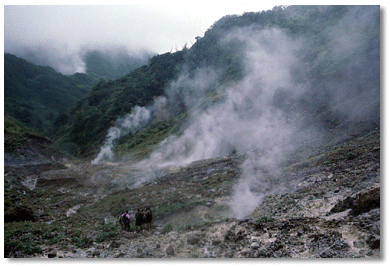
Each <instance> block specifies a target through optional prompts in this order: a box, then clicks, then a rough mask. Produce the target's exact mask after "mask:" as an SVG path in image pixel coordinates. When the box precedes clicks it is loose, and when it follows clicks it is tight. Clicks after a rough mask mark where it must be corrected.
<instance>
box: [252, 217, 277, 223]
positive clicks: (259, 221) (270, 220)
mask: <svg viewBox="0 0 390 267" xmlns="http://www.w3.org/2000/svg"><path fill="white" fill-rule="evenodd" d="M273 221H274V219H273V218H271V217H268V216H261V217H260V218H259V219H257V220H256V223H263V222H273Z"/></svg>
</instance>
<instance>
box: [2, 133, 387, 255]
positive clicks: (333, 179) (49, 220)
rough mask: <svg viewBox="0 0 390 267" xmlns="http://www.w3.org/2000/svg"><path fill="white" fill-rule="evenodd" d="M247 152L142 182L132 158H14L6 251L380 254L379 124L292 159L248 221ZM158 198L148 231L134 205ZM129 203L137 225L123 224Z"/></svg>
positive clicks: (167, 171)
mask: <svg viewBox="0 0 390 267" xmlns="http://www.w3.org/2000/svg"><path fill="white" fill-rule="evenodd" d="M244 158H245V155H235V156H229V157H223V158H215V159H208V160H202V161H198V162H194V163H192V164H190V165H188V166H177V167H175V168H169V169H165V170H164V171H161V172H160V173H158V174H157V175H156V177H155V178H154V179H152V180H148V181H145V182H143V183H141V184H140V183H136V181H138V180H139V179H134V180H131V179H129V177H136V174H137V173H138V171H137V170H136V169H135V168H134V165H131V164H128V163H106V164H100V165H91V164H90V163H87V162H81V161H65V162H62V163H61V164H59V163H57V164H54V163H53V164H51V165H50V168H48V165H45V166H44V165H43V164H42V165H39V166H40V168H37V166H38V165H36V168H31V167H28V166H25V168H18V169H17V168H12V167H10V166H5V211H6V213H5V220H6V223H5V256H6V257H58V258H93V257H95V258H99V257H100V258H125V257H137V258H166V257H168V258H231V257H234V258H241V257H254V258H269V257H277V258H280V257H282V258H285V257H293V258H318V257H325V258H356V257H364V258H379V257H380V133H379V130H374V131H372V132H370V133H368V134H366V135H363V136H360V137H355V138H353V139H350V140H347V141H345V142H343V143H340V144H338V145H335V146H329V147H328V148H325V149H324V150H321V151H320V150H317V151H316V152H314V153H313V152H310V154H307V155H306V158H305V159H304V160H301V161H299V162H295V163H293V164H290V165H287V166H285V168H284V169H283V170H282V171H281V173H280V176H279V177H276V178H277V179H279V181H280V190H278V191H277V192H276V191H275V192H269V193H268V194H265V195H264V198H263V200H262V202H261V203H260V205H258V207H257V208H256V209H255V210H254V211H253V212H252V214H251V215H250V216H248V217H246V218H245V219H242V220H237V219H234V218H231V217H230V204H231V194H232V188H233V187H234V185H235V184H236V183H237V182H238V178H239V174H240V171H241V170H240V166H241V162H242V161H243V160H244ZM125 181H126V182H125ZM147 206H150V207H151V208H152V211H153V214H154V223H153V227H152V228H151V229H143V230H141V231H139V230H138V231H136V229H135V227H134V218H133V216H134V213H135V211H136V209H137V208H143V207H147ZM123 210H130V212H131V213H132V220H133V221H132V223H131V228H130V231H123V230H121V227H120V225H119V223H118V218H119V215H120V214H121V212H122V211H123ZM18 216H19V217H18ZM23 216H24V217H23ZM20 218H22V219H20ZM20 220H26V221H20Z"/></svg>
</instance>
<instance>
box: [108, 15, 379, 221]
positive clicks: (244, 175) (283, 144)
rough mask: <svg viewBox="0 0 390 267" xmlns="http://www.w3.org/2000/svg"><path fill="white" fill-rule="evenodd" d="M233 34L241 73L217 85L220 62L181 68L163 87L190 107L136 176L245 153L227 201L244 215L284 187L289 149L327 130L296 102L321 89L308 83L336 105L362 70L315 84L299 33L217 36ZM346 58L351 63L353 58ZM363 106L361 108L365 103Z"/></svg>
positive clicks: (251, 31)
mask: <svg viewBox="0 0 390 267" xmlns="http://www.w3.org/2000/svg"><path fill="white" fill-rule="evenodd" d="M361 23H362V22H361ZM338 26H339V25H338ZM330 34H332V32H330ZM335 38H337V37H335ZM231 41H234V42H236V41H239V42H241V43H243V44H244V45H243V47H245V51H244V52H245V53H244V54H245V60H244V64H243V65H244V66H245V77H244V78H243V79H242V80H240V81H239V82H236V83H232V84H229V85H225V86H222V85H221V84H220V83H219V81H220V79H221V75H220V71H219V70H215V69H212V68H203V69H198V70H196V71H195V73H192V74H191V75H190V74H188V73H187V72H186V71H183V73H182V75H181V76H180V77H179V78H178V79H177V80H176V81H174V82H173V83H172V84H171V86H170V87H169V88H168V89H167V91H166V93H165V95H166V96H167V99H166V101H167V103H168V104H167V107H168V109H170V111H175V110H176V109H180V106H181V105H184V106H185V109H186V110H187V111H188V112H189V116H188V121H187V124H186V128H185V129H184V131H183V132H182V133H181V134H180V135H179V136H176V135H171V136H169V137H168V138H167V139H166V140H164V141H163V142H161V143H160V144H159V146H158V148H157V149H155V151H154V152H152V154H151V155H150V156H149V157H148V158H147V159H145V160H143V161H140V162H139V163H137V164H136V166H135V167H136V168H137V169H139V170H142V171H143V175H142V179H144V180H147V179H151V178H153V177H155V174H156V173H158V171H159V170H161V169H162V168H166V167H172V166H178V165H185V164H189V163H191V162H193V161H196V160H201V159H206V158H214V157H220V156H226V155H228V154H230V153H232V152H233V151H235V152H237V153H238V154H245V155H246V159H245V161H244V163H243V164H242V166H241V176H240V179H239V181H238V183H237V185H236V186H235V187H234V188H233V192H232V197H231V202H230V208H231V211H232V216H234V217H236V218H243V217H245V216H247V215H248V214H250V212H252V211H253V209H254V208H255V207H256V206H258V204H259V203H260V202H261V200H262V199H263V197H264V196H266V195H267V194H269V193H271V192H276V191H278V190H283V189H285V187H284V184H283V183H284V182H285V181H283V179H280V175H279V170H280V167H281V165H282V164H283V163H284V161H286V160H287V159H288V156H289V155H290V154H291V153H293V152H294V151H296V149H298V148H300V146H301V145H312V144H314V142H318V143H320V142H321V141H322V138H323V137H325V134H324V133H323V131H322V130H321V129H320V128H318V127H317V126H318V124H316V122H311V121H310V122H309V121H308V120H307V119H308V118H313V117H311V116H312V114H307V113H306V112H307V109H306V110H305V108H304V109H301V108H302V106H303V105H304V104H302V103H305V102H304V101H313V103H314V104H313V103H310V104H311V105H312V106H314V105H315V104H316V103H317V102H316V101H318V102H320V101H322V99H321V97H322V95H321V94H319V95H318V96H317V95H314V96H313V94H310V92H309V91H308V89H309V88H310V89H311V91H313V88H314V89H317V88H319V89H321V90H318V92H326V93H327V94H328V95H329V96H327V98H326V99H330V100H328V101H332V100H334V102H333V106H332V102H328V103H327V104H328V105H329V106H330V107H331V108H332V107H333V108H334V107H336V106H337V107H338V108H340V106H341V105H342V104H343V103H345V102H344V101H345V98H341V97H340V93H342V92H345V94H347V95H354V96H355V95H358V96H361V95H362V94H361V93H359V92H358V91H356V92H354V91H352V90H355V89H354V88H356V84H357V82H359V81H360V80H361V79H359V78H360V77H359V75H361V73H362V70H361V69H360V68H355V70H357V71H356V72H355V73H352V74H353V75H352V74H351V75H350V76H348V79H345V80H346V82H345V83H344V84H339V83H338V82H337V83H335V82H332V81H327V80H322V81H321V84H313V82H310V81H311V80H310V77H309V78H308V72H309V70H310V68H311V67H310V66H307V63H305V61H304V60H305V56H306V55H307V54H308V52H305V51H307V50H310V49H311V47H310V44H308V43H306V42H305V41H304V40H299V39H296V38H292V37H291V36H290V35H289V34H287V33H286V32H285V31H283V30H281V29H278V28H265V29H261V30H259V29H256V28H253V27H245V28H239V29H236V30H235V31H233V32H232V33H231V34H229V35H228V36H227V37H226V38H225V39H224V40H223V44H225V45H229V42H231ZM333 41H334V42H335V43H337V40H333ZM352 41H354V40H352ZM345 42H346V40H344V45H347V44H346V43H345ZM331 45H332V43H331V44H329V46H331ZM349 47H352V48H353V46H349ZM352 48H351V49H352ZM359 49H361V48H359ZM330 53H332V51H330ZM351 53H352V52H351ZM320 60H321V58H318V61H317V62H314V65H313V66H315V64H316V63H318V64H321V62H320ZM351 62H352V63H351V65H353V66H354V63H353V62H354V61H353V60H352V61H351ZM359 62H363V61H359ZM345 69H348V68H347V67H345ZM362 69H363V70H364V67H362ZM363 73H364V72H363ZM373 77H375V76H373ZM366 80H368V79H366ZM376 85H377V84H376V81H372V83H370V84H368V83H367V84H363V85H361V86H364V87H367V88H373V89H372V92H373V95H374V96H375V98H373V102H372V103H373V104H374V105H372V104H371V103H370V104H368V103H367V105H369V106H373V107H375V105H376V104H377V103H379V100H378V98H379V93H378V92H379V86H376ZM345 90H350V91H348V92H346V91H345ZM316 92H317V91H316ZM308 95H309V96H308ZM310 97H311V98H310ZM215 99H216V100H215ZM336 100H339V101H336ZM368 102H369V101H368ZM301 110H302V111H301ZM335 110H337V109H335ZM365 110H367V109H365ZM133 112H134V111H133ZM349 112H351V111H349ZM352 113H353V114H351V115H356V112H352ZM361 113H365V112H364V110H362V111H361ZM347 115H350V114H347ZM311 125H312V126H311ZM108 140H110V139H109V138H108V139H107V141H108ZM107 143H109V142H107ZM102 151H103V150H102ZM101 153H103V152H101ZM107 155H109V154H107ZM286 186H287V185H286Z"/></svg>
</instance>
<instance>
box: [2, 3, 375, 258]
mask: <svg viewBox="0 0 390 267" xmlns="http://www.w3.org/2000/svg"><path fill="white" fill-rule="evenodd" d="M125 51H126V50H115V51H111V52H110V51H105V52H104V51H98V50H94V51H88V52H85V54H84V56H83V57H80V58H78V59H77V60H71V62H69V61H66V62H65V63H64V65H63V66H60V65H58V64H57V66H58V68H57V71H60V72H63V73H64V74H66V73H68V74H70V73H72V72H73V71H68V70H70V69H73V70H77V72H80V73H76V74H71V75H63V74H60V73H58V72H56V71H54V70H53V69H51V68H49V67H42V66H36V65H34V64H32V63H30V62H28V61H26V60H23V59H20V58H16V57H15V56H13V55H10V54H5V63H6V64H5V113H6V117H5V163H6V166H5V184H4V187H5V200H6V203H5V211H6V213H7V214H9V216H11V214H12V212H14V213H16V211H18V210H21V209H22V208H23V209H25V210H26V209H27V210H30V211H31V216H32V218H33V219H29V220H27V221H28V222H25V224H26V225H24V226H23V227H26V229H27V228H29V227H30V228H31V229H36V227H40V229H46V228H50V229H49V230H48V231H51V232H55V233H57V236H58V242H54V241H53V239H52V238H49V237H47V238H40V239H39V241H37V242H36V244H35V245H31V246H32V247H33V248H34V249H30V250H28V249H27V248H24V247H23V246H24V243H23V237H24V235H25V234H23V233H16V232H15V231H16V230H15V229H16V228H17V227H19V226H20V225H22V224H23V223H22V222H18V221H24V220H18V219H14V220H11V219H10V221H8V222H6V225H5V227H6V229H7V230H6V231H7V232H8V233H9V234H7V235H6V240H7V241H6V242H8V243H7V244H9V245H7V244H6V254H7V255H6V256H8V257H11V256H12V257H17V256H18V255H19V256H27V255H33V256H34V257H41V256H42V255H43V256H48V255H49V254H50V253H49V252H51V251H52V250H54V251H56V254H55V256H56V257H57V256H61V257H68V256H69V257H97V256H99V257H185V258H186V257H190V258H193V257H234V258H236V257H257V258H261V257H278V258H279V257H296V258H306V257H310V258H311V257H339V258H351V257H367V258H378V257H380V246H379V245H378V244H379V243H380V232H379V228H380V206H379V202H380V199H379V195H380V194H379V191H380V175H379V174H380V144H379V136H380V7H379V6H287V7H285V6H283V7H282V6H279V7H274V8H273V9H272V10H267V11H262V12H248V13H244V14H242V15H227V16H224V17H222V18H221V19H220V20H218V21H216V22H215V23H214V24H213V25H212V26H211V27H210V28H209V29H208V30H207V31H206V32H205V33H204V36H202V37H200V36H199V37H198V38H196V42H195V43H194V44H192V46H191V47H186V46H185V47H183V48H182V49H181V50H180V49H179V50H177V51H175V52H173V51H171V52H169V53H164V54H159V55H152V54H151V53H148V52H142V53H140V54H138V55H137V54H133V55H130V54H128V53H127V52H125ZM52 52H53V51H49V50H47V51H46V50H45V52H44V54H46V55H47V54H49V53H52ZM26 55H28V56H27V57H28V58H26V59H27V60H31V62H34V63H35V64H38V65H40V64H43V65H46V64H47V65H51V66H52V67H53V68H55V64H54V63H52V62H50V59H51V57H50V56H45V57H41V56H37V54H36V53H35V55H34V54H28V53H26ZM34 57H35V59H34ZM43 59H45V60H44V61H42V60H43ZM34 60H35V61H34ZM39 62H40V63H39ZM11 63H12V64H11ZM53 64H54V65H53ZM64 66H68V67H69V69H68V70H66V69H67V67H64ZM22 68H24V70H28V73H29V75H26V73H27V71H24V72H23V73H22V72H21V71H20V70H21V69H22ZM42 71H45V73H43V72H42ZM45 75H46V76H45ZM42 77H43V78H42ZM45 77H47V78H45ZM54 77H57V78H55V79H56V80H55V81H58V82H59V83H60V84H58V83H57V84H56V82H54V83H53V82H51V81H53V79H54ZM62 80H63V81H62ZM50 84H56V86H54V87H53V86H52V87H50ZM65 84H68V88H72V90H74V91H72V92H77V94H78V95H77V97H76V98H74V99H71V98H72V97H74V96H75V95H76V93H71V94H70V95H66V94H65V92H62V91H60V90H58V89H57V88H63V87H64V85H65ZM41 88H48V89H47V91H46V92H45V93H42V92H43V91H42V89H41ZM54 91H55V92H61V93H60V94H59V96H52V97H51V98H50V97H49V98H48V93H47V92H51V93H54ZM23 92H28V95H25V96H23V95H24V93H23ZM40 92H41V93H40ZM69 92H70V91H69ZM30 99H34V100H33V102H31V101H29V100H30ZM56 99H62V100H65V99H69V100H67V102H66V104H63V108H62V109H56V107H55V106H53V105H51V106H50V104H53V103H51V102H52V101H55V103H59V102H58V101H59V100H56ZM64 102H65V101H64ZM34 103H37V104H38V105H35V104H34ZM48 109H51V110H49V111H47V110H48ZM49 112H50V113H51V117H50V119H48V114H49ZM26 114H30V115H29V116H30V119H29V120H26ZM42 114H43V115H42ZM39 121H40V122H41V123H39ZM27 188H28V189H27ZM22 191H26V192H27V194H25V195H21V192H22ZM37 196H40V197H38V198H37ZM12 199H17V201H16V202H15V201H12ZM31 199H35V200H34V201H32V202H31ZM54 199H56V200H54ZM59 203H61V204H59ZM146 207H151V210H152V212H153V214H154V228H153V229H152V230H150V229H149V230H146V229H145V230H142V231H141V232H138V231H136V229H135V228H134V229H133V228H132V229H131V230H130V232H126V231H124V230H121V229H120V226H119V224H118V219H117V218H118V216H120V215H121V213H122V212H123V211H125V210H129V211H130V212H131V214H132V215H134V214H135V212H136V210H137V209H138V208H146ZM7 216H8V215H7ZM7 218H11V217H7ZM82 220H84V222H85V223H84V224H80V221H82ZM48 222H50V223H48ZM363 222H364V223H363ZM19 224H20V225H19ZM27 224H28V226H27ZM88 225H89V226H90V227H92V229H93V230H92V234H91V235H89V234H87V232H88V231H87V228H89V227H88ZM304 225H308V226H307V227H306V226H304ZM54 228H56V229H54ZM26 231H27V232H28V230H26ZM45 231H46V230H45ZM35 232H37V230H35ZM41 232H43V230H41ZM76 232H77V235H76V234H75V233H76ZM103 233H104V234H103ZM76 236H77V239H76ZM59 240H62V241H59ZM153 240H155V242H157V243H158V245H157V243H155V242H154V241H153ZM156 240H158V241H156ZM169 240H176V241H175V242H174V241H169ZM180 240H181V241H180ZM60 242H62V243H66V242H68V243H69V244H70V246H71V247H72V249H69V250H68V251H66V250H65V249H60V248H59V246H57V244H60ZM68 243H67V244H68ZM142 244H144V246H143V245H142ZM18 246H19V247H18ZM170 246H172V248H169V247H170ZM88 248H92V249H89V250H88ZM171 249H174V252H172V251H171ZM18 251H20V252H18ZM88 251H89V252H88ZM95 252H96V253H95ZM97 252H98V253H97Z"/></svg>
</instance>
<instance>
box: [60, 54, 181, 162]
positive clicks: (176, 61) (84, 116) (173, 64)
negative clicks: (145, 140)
mask: <svg viewBox="0 0 390 267" xmlns="http://www.w3.org/2000/svg"><path fill="white" fill-rule="evenodd" d="M184 54H185V53H184V52H183V51H180V52H177V53H175V54H170V53H167V54H163V55H159V56H155V57H153V58H151V59H150V60H149V63H148V64H147V65H144V66H142V67H140V68H138V69H136V70H133V71H132V72H130V73H129V74H127V75H126V76H123V77H122V78H119V79H117V80H115V81H100V82H99V83H98V84H97V85H95V86H94V88H93V89H92V90H91V91H90V92H89V93H88V95H87V96H86V97H85V98H83V99H81V100H80V101H78V102H77V104H76V105H75V106H74V107H73V108H71V109H70V110H69V111H68V112H66V113H64V114H62V115H61V116H59V117H58V119H57V120H56V121H55V122H54V126H53V136H55V137H56V140H57V142H58V143H59V145H60V146H61V147H62V148H63V149H66V150H67V151H68V152H70V153H73V154H76V155H83V154H85V153H86V152H90V151H91V150H93V149H98V146H99V144H100V142H101V141H102V140H103V139H104V137H105V135H106V133H107V129H108V128H109V127H110V126H111V125H112V124H113V123H115V120H116V119H117V117H118V116H119V115H122V114H126V113H129V112H130V111H131V109H132V108H133V107H134V106H136V105H139V106H144V105H146V104H148V103H150V102H151V101H152V100H153V98H154V97H156V96H159V95H162V94H163V93H164V88H165V87H166V86H167V85H168V82H170V81H172V80H173V79H174V78H175V77H177V75H178V72H179V70H180V67H181V65H182V64H183V62H184Z"/></svg>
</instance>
